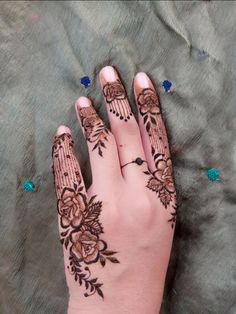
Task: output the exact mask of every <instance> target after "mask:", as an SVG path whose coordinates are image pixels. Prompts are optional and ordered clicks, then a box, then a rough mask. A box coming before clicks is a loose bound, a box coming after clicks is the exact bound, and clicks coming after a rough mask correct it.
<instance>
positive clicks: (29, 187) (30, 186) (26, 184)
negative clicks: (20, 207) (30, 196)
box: [23, 181, 35, 192]
mask: <svg viewBox="0 0 236 314" xmlns="http://www.w3.org/2000/svg"><path fill="white" fill-rule="evenodd" d="M23 189H24V190H25V191H26V192H34V191H35V185H34V183H33V182H32V181H25V182H24V183H23Z"/></svg>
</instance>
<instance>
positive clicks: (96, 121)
mask: <svg viewBox="0 0 236 314" xmlns="http://www.w3.org/2000/svg"><path fill="white" fill-rule="evenodd" d="M79 114H80V118H81V123H82V126H83V128H84V132H85V137H86V139H87V140H88V141H89V142H90V143H95V145H94V146H93V150H95V149H97V150H98V154H99V155H100V156H101V157H103V152H102V149H103V148H106V145H105V142H106V141H108V135H109V131H108V129H107V128H106V127H105V126H104V123H103V121H102V120H101V119H100V118H99V116H98V114H97V113H96V111H95V110H94V108H93V107H92V106H90V107H84V108H80V109H79Z"/></svg>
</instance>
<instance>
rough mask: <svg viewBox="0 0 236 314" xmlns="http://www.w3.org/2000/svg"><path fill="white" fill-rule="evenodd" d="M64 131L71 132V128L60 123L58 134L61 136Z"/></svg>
mask: <svg viewBox="0 0 236 314" xmlns="http://www.w3.org/2000/svg"><path fill="white" fill-rule="evenodd" d="M64 133H69V134H71V130H70V129H69V128H68V127H67V126H65V125H60V126H59V128H58V129H57V131H56V136H59V135H61V134H64Z"/></svg>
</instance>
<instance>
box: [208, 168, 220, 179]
mask: <svg viewBox="0 0 236 314" xmlns="http://www.w3.org/2000/svg"><path fill="white" fill-rule="evenodd" d="M206 175H207V177H208V179H209V180H210V181H213V182H214V181H216V180H219V178H220V171H219V170H218V169H214V168H212V169H208V170H207V171H206Z"/></svg>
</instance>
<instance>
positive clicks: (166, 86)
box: [162, 80, 172, 93]
mask: <svg viewBox="0 0 236 314" xmlns="http://www.w3.org/2000/svg"><path fill="white" fill-rule="evenodd" d="M162 86H163V87H164V89H165V92H166V93H167V92H169V91H170V89H171V86H172V83H171V82H170V81H168V80H165V81H164V82H163V83H162Z"/></svg>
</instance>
